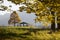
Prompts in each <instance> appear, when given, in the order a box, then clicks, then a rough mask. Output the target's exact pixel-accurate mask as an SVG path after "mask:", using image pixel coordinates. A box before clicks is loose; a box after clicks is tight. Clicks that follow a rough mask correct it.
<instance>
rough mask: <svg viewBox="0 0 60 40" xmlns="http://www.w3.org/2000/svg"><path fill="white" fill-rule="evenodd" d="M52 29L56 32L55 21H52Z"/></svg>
mask: <svg viewBox="0 0 60 40" xmlns="http://www.w3.org/2000/svg"><path fill="white" fill-rule="evenodd" d="M51 30H52V31H53V32H55V22H52V24H51Z"/></svg>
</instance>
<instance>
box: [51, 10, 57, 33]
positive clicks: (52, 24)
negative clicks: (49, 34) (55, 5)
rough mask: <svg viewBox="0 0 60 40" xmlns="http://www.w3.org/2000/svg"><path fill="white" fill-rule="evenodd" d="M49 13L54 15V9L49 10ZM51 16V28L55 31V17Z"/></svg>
mask: <svg viewBox="0 0 60 40" xmlns="http://www.w3.org/2000/svg"><path fill="white" fill-rule="evenodd" d="M51 14H52V15H53V16H55V12H54V11H51ZM52 18H53V21H52V22H51V30H52V31H53V32H55V21H56V20H55V17H52Z"/></svg>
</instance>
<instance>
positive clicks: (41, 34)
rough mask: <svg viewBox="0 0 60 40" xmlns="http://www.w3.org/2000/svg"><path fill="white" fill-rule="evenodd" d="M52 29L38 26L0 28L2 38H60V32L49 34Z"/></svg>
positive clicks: (5, 39)
mask: <svg viewBox="0 0 60 40" xmlns="http://www.w3.org/2000/svg"><path fill="white" fill-rule="evenodd" d="M49 31H50V30H41V29H36V28H17V27H13V28H11V27H10V28H8V27H4V28H2V27H1V28H0V40H60V32H55V33H52V34H48V32H49Z"/></svg>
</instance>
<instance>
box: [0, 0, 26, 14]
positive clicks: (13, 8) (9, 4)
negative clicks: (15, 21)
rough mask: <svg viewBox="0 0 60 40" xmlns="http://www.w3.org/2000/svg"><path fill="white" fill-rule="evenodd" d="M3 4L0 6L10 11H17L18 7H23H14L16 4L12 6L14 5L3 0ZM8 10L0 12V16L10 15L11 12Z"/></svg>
mask: <svg viewBox="0 0 60 40" xmlns="http://www.w3.org/2000/svg"><path fill="white" fill-rule="evenodd" d="M3 1H4V2H3V3H2V4H0V5H4V6H7V7H8V8H9V9H11V10H12V11H17V10H19V7H20V6H25V5H23V4H22V5H16V4H14V3H12V2H10V1H9V2H8V1H7V0H3ZM9 6H12V7H11V8H10V7H9ZM9 9H8V11H7V10H6V11H0V15H4V14H6V13H11V11H10V10H9Z"/></svg>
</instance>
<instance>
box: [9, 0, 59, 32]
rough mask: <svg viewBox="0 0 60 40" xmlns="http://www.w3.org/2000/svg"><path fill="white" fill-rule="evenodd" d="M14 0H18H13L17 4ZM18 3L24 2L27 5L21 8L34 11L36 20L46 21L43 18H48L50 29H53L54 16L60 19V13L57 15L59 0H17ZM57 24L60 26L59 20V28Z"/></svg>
mask: <svg viewBox="0 0 60 40" xmlns="http://www.w3.org/2000/svg"><path fill="white" fill-rule="evenodd" d="M9 1H12V0H9ZM16 1H17V2H18V1H20V0H14V2H13V3H15V4H17V3H16ZM20 3H22V4H25V5H26V6H27V7H24V9H22V10H25V11H27V13H31V12H34V13H35V15H36V16H37V18H36V19H37V20H38V22H40V21H43V22H46V21H45V20H48V21H49V22H50V23H51V29H52V31H55V23H56V20H55V19H56V16H57V18H58V20H57V21H60V19H59V16H60V15H59V16H58V15H57V14H59V12H60V1H59V0H32V1H31V0H24V1H22V2H21V1H20V2H18V4H20ZM20 8H21V7H20ZM20 10H21V9H20ZM55 13H56V15H55ZM46 16H47V17H46ZM44 18H46V19H44ZM50 19H51V20H50ZM59 26H60V22H59V23H58V29H60V27H59Z"/></svg>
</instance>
